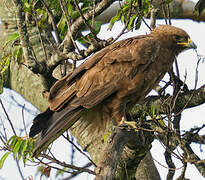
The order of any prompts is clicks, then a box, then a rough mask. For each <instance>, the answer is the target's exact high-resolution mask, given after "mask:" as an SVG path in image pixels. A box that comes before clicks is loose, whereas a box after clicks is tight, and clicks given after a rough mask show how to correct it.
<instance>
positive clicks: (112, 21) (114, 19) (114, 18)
mask: <svg viewBox="0 0 205 180" xmlns="http://www.w3.org/2000/svg"><path fill="white" fill-rule="evenodd" d="M119 19H120V16H119V15H116V16H114V17H113V18H112V19H111V20H110V24H109V27H108V29H109V30H111V29H112V27H113V25H114V24H115V22H116V21H118V20H119Z"/></svg>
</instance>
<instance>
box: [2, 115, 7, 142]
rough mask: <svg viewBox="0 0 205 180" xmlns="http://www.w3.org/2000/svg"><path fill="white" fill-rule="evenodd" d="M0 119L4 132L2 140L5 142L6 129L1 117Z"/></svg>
mask: <svg viewBox="0 0 205 180" xmlns="http://www.w3.org/2000/svg"><path fill="white" fill-rule="evenodd" d="M0 119H1V124H2V126H3V131H4V139H5V140H6V141H7V140H8V139H7V134H6V128H5V126H4V122H3V120H2V118H1V117H0Z"/></svg>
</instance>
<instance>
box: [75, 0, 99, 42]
mask: <svg viewBox="0 0 205 180" xmlns="http://www.w3.org/2000/svg"><path fill="white" fill-rule="evenodd" d="M73 2H74V4H75V6H76V8H77V10H78V12H79V13H80V16H81V17H82V19H83V21H84V23H85V25H86V26H87V27H88V29H89V30H90V32H91V34H92V35H93V37H94V39H95V41H97V39H98V38H97V36H96V34H95V32H94V29H93V28H92V26H91V25H90V24H89V23H88V20H87V19H86V18H85V16H84V14H83V12H82V11H81V9H80V7H79V5H78V3H77V2H76V0H73ZM92 16H93V15H92Z"/></svg>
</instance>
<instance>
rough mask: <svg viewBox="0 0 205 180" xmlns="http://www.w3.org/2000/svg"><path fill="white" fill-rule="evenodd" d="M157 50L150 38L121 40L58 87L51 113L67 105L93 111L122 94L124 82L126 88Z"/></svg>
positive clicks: (51, 102) (87, 62)
mask: <svg viewBox="0 0 205 180" xmlns="http://www.w3.org/2000/svg"><path fill="white" fill-rule="evenodd" d="M150 48H151V49H150ZM156 49H158V44H157V42H156V41H155V40H154V39H152V38H150V37H149V36H148V35H146V36H138V37H134V38H129V39H126V40H121V41H119V42H117V43H114V44H112V45H110V46H108V47H106V48H104V49H102V50H101V51H99V52H98V53H96V54H94V55H93V56H92V57H91V58H89V59H88V60H86V61H85V62H84V63H83V64H81V65H80V66H79V67H78V68H76V69H75V70H74V71H73V72H72V73H71V74H69V75H67V76H66V77H64V78H63V79H61V80H59V81H58V82H57V83H56V84H54V86H53V87H52V88H51V90H50V95H49V102H50V109H51V110H52V111H59V110H61V109H62V108H63V107H64V105H65V104H69V106H71V107H78V106H83V107H84V108H87V109H90V108H92V107H93V106H95V105H97V104H99V103H100V102H102V101H103V100H104V99H106V98H107V97H108V96H110V95H112V94H114V93H116V92H117V91H119V90H120V89H121V88H122V87H121V86H122V81H123V84H124V85H123V86H125V85H126V80H128V81H129V80H131V78H132V77H133V76H134V75H135V74H136V73H137V71H138V66H139V65H140V64H149V63H148V62H149V61H150V62H151V61H152V59H154V56H153V54H155V52H156ZM147 57H149V58H147ZM128 83H129V82H128Z"/></svg>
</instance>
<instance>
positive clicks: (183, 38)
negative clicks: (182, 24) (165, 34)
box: [174, 35, 188, 42]
mask: <svg viewBox="0 0 205 180" xmlns="http://www.w3.org/2000/svg"><path fill="white" fill-rule="evenodd" d="M174 40H175V41H177V42H186V41H187V40H188V37H184V36H179V35H174Z"/></svg>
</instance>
